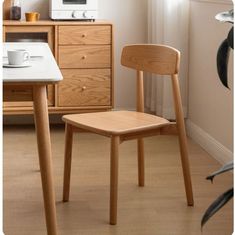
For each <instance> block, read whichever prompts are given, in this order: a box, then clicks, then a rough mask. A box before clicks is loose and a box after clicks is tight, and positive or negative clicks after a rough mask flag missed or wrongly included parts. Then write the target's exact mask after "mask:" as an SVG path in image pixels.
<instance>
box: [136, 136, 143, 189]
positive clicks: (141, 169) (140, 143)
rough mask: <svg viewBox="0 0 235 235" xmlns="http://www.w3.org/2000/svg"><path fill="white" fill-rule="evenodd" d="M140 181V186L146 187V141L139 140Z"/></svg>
mask: <svg viewBox="0 0 235 235" xmlns="http://www.w3.org/2000/svg"><path fill="white" fill-rule="evenodd" d="M137 145H138V180H139V186H140V187H143V186H144V140H143V139H138V140H137Z"/></svg>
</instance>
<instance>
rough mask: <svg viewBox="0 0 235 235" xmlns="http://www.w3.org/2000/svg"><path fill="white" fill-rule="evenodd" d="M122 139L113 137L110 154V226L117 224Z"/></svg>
mask: <svg viewBox="0 0 235 235" xmlns="http://www.w3.org/2000/svg"><path fill="white" fill-rule="evenodd" d="M119 144H120V137H119V136H112V137H111V153H110V158H111V159H110V160H111V161H110V224H111V225H115V224H116V223H117V200H118V160H119V159H118V158H119Z"/></svg>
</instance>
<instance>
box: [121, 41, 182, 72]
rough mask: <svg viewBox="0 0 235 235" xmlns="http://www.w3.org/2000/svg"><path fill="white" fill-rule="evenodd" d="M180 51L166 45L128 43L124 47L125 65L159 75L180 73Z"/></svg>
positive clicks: (123, 57) (123, 63)
mask: <svg viewBox="0 0 235 235" xmlns="http://www.w3.org/2000/svg"><path fill="white" fill-rule="evenodd" d="M179 63H180V52H179V51H178V50H176V49H175V48H173V47H169V46H165V45H147V44H146V45H128V46H125V47H124V48H123V51H122V58H121V64H122V65H123V66H126V67H129V68H133V69H136V70H138V71H145V72H150V73H155V74H159V75H173V74H178V72H179Z"/></svg>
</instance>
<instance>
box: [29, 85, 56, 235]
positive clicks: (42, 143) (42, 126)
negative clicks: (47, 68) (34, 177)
mask: <svg viewBox="0 0 235 235" xmlns="http://www.w3.org/2000/svg"><path fill="white" fill-rule="evenodd" d="M33 103H34V120H35V127H36V133H37V143H38V154H39V164H40V170H41V180H42V190H43V198H44V208H45V214H46V224H47V234H48V235H57V222H56V207H55V193H54V183H53V175H52V156H51V140H50V130H49V118H48V107H47V92H46V85H35V86H34V87H33Z"/></svg>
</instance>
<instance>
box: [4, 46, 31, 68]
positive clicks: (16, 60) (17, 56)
mask: <svg viewBox="0 0 235 235" xmlns="http://www.w3.org/2000/svg"><path fill="white" fill-rule="evenodd" d="M7 56H8V62H9V64H10V65H21V64H23V63H24V62H26V61H29V59H30V55H29V53H28V52H27V51H26V50H24V49H17V50H10V51H7Z"/></svg>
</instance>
